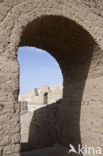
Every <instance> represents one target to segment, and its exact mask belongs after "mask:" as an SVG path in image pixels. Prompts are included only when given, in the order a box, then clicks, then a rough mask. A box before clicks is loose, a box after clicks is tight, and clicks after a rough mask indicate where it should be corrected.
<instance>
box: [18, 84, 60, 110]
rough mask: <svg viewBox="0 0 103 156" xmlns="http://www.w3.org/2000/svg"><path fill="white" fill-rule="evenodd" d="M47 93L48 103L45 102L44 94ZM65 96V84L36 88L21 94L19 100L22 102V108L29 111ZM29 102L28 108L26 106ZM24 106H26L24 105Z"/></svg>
mask: <svg viewBox="0 0 103 156" xmlns="http://www.w3.org/2000/svg"><path fill="white" fill-rule="evenodd" d="M45 93H47V103H46V104H45V103H44V95H45ZM62 97H63V86H62V85H59V86H51V87H50V86H43V87H42V88H35V89H34V90H33V91H32V92H29V93H27V94H24V95H19V99H18V100H19V102H21V109H27V110H28V111H33V110H36V109H37V108H40V107H42V106H45V105H47V104H52V103H56V102H57V101H58V100H60V99H62ZM25 104H27V108H26V107H25ZM23 106H24V107H23Z"/></svg>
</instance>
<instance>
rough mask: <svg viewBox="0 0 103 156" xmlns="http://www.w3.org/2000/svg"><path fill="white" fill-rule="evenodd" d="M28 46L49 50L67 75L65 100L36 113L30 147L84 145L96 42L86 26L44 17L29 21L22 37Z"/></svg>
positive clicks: (59, 18)
mask: <svg viewBox="0 0 103 156" xmlns="http://www.w3.org/2000/svg"><path fill="white" fill-rule="evenodd" d="M25 45H28V46H35V47H38V48H41V49H44V50H46V51H48V52H50V54H51V55H53V56H54V57H55V58H56V59H57V61H58V63H59V65H60V68H61V70H62V73H63V77H64V89H63V99H62V101H58V102H57V103H55V104H51V105H49V106H46V107H44V108H41V109H39V110H37V111H35V112H34V116H33V118H32V121H31V125H30V131H29V140H28V145H27V147H29V148H28V150H33V149H37V148H43V147H49V146H52V145H54V144H56V143H59V144H61V145H63V146H66V147H67V148H69V144H72V145H73V146H74V147H75V148H76V149H77V147H78V144H81V132H80V114H81V103H82V98H83V91H84V88H85V82H86V80H87V77H88V74H90V71H89V70H90V64H91V60H92V55H93V53H94V52H95V49H96V50H98V48H97V45H96V43H95V41H94V39H93V38H92V37H91V35H90V34H89V32H87V31H86V30H85V29H84V28H83V27H81V26H80V25H78V24H77V23H75V22H74V21H71V20H69V19H67V18H64V17H62V16H43V17H41V18H38V19H36V20H34V21H32V22H31V23H29V24H28V25H27V27H26V28H25V29H24V31H23V35H22V37H21V43H20V46H25ZM84 124H85V123H84ZM43 125H44V126H43ZM21 149H23V146H22V145H21ZM26 149H27V148H26Z"/></svg>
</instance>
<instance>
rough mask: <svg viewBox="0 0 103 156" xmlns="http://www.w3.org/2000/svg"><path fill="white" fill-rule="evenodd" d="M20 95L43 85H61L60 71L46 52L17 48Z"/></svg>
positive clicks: (55, 62) (36, 49)
mask: <svg viewBox="0 0 103 156" xmlns="http://www.w3.org/2000/svg"><path fill="white" fill-rule="evenodd" d="M18 62H19V65H20V77H19V79H20V93H19V94H25V93H28V92H30V91H32V90H33V89H34V88H41V87H42V86H44V85H48V86H56V85H60V84H62V83H63V77H62V73H61V69H60V67H59V64H58V63H57V61H56V59H55V58H54V57H52V56H51V55H50V54H49V53H48V52H46V51H44V50H41V49H38V48H35V47H19V49H18Z"/></svg>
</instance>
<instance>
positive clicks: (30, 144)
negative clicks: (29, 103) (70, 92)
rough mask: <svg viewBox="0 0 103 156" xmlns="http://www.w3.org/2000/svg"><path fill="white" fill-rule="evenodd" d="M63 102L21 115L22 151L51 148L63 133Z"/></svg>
mask: <svg viewBox="0 0 103 156" xmlns="http://www.w3.org/2000/svg"><path fill="white" fill-rule="evenodd" d="M60 106H61V100H60V101H58V102H56V103H52V104H50V105H48V106H43V107H41V108H39V109H36V110H35V111H33V112H29V113H26V114H24V115H21V151H22V152H23V151H30V150H34V149H40V148H44V147H51V146H53V145H54V144H56V143H58V142H59V138H60V136H61V133H62V123H61V119H60V117H61V115H60V111H59V110H60Z"/></svg>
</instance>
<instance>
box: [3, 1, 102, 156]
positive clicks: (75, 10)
mask: <svg viewBox="0 0 103 156" xmlns="http://www.w3.org/2000/svg"><path fill="white" fill-rule="evenodd" d="M19 46H36V47H38V48H41V49H44V50H47V51H48V52H49V53H50V54H51V55H53V56H54V57H55V58H56V59H57V61H58V63H59V65H60V68H61V70H62V73H63V77H64V89H63V102H62V104H61V106H60V109H59V111H60V114H61V115H60V118H61V121H62V129H63V130H62V133H61V136H60V137H59V143H60V144H63V145H65V146H68V145H69V144H70V143H71V144H73V145H74V146H75V147H77V144H78V143H81V144H83V145H84V144H88V146H102V149H103V113H102V112H103V106H102V104H103V0H54V1H52V0H48V1H47V0H42V1H41V0H2V1H0V152H1V156H5V155H8V156H14V155H15V156H19V154H20V152H19V146H20V138H19V139H17V141H16V140H15V141H16V143H13V142H14V141H13V140H14V139H12V137H13V135H16V133H18V135H20V105H19V104H18V93H19V65H18V62H17V49H18V47H19ZM12 141H13V142H12ZM102 155H103V154H102ZM102 155H101V156H102Z"/></svg>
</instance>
